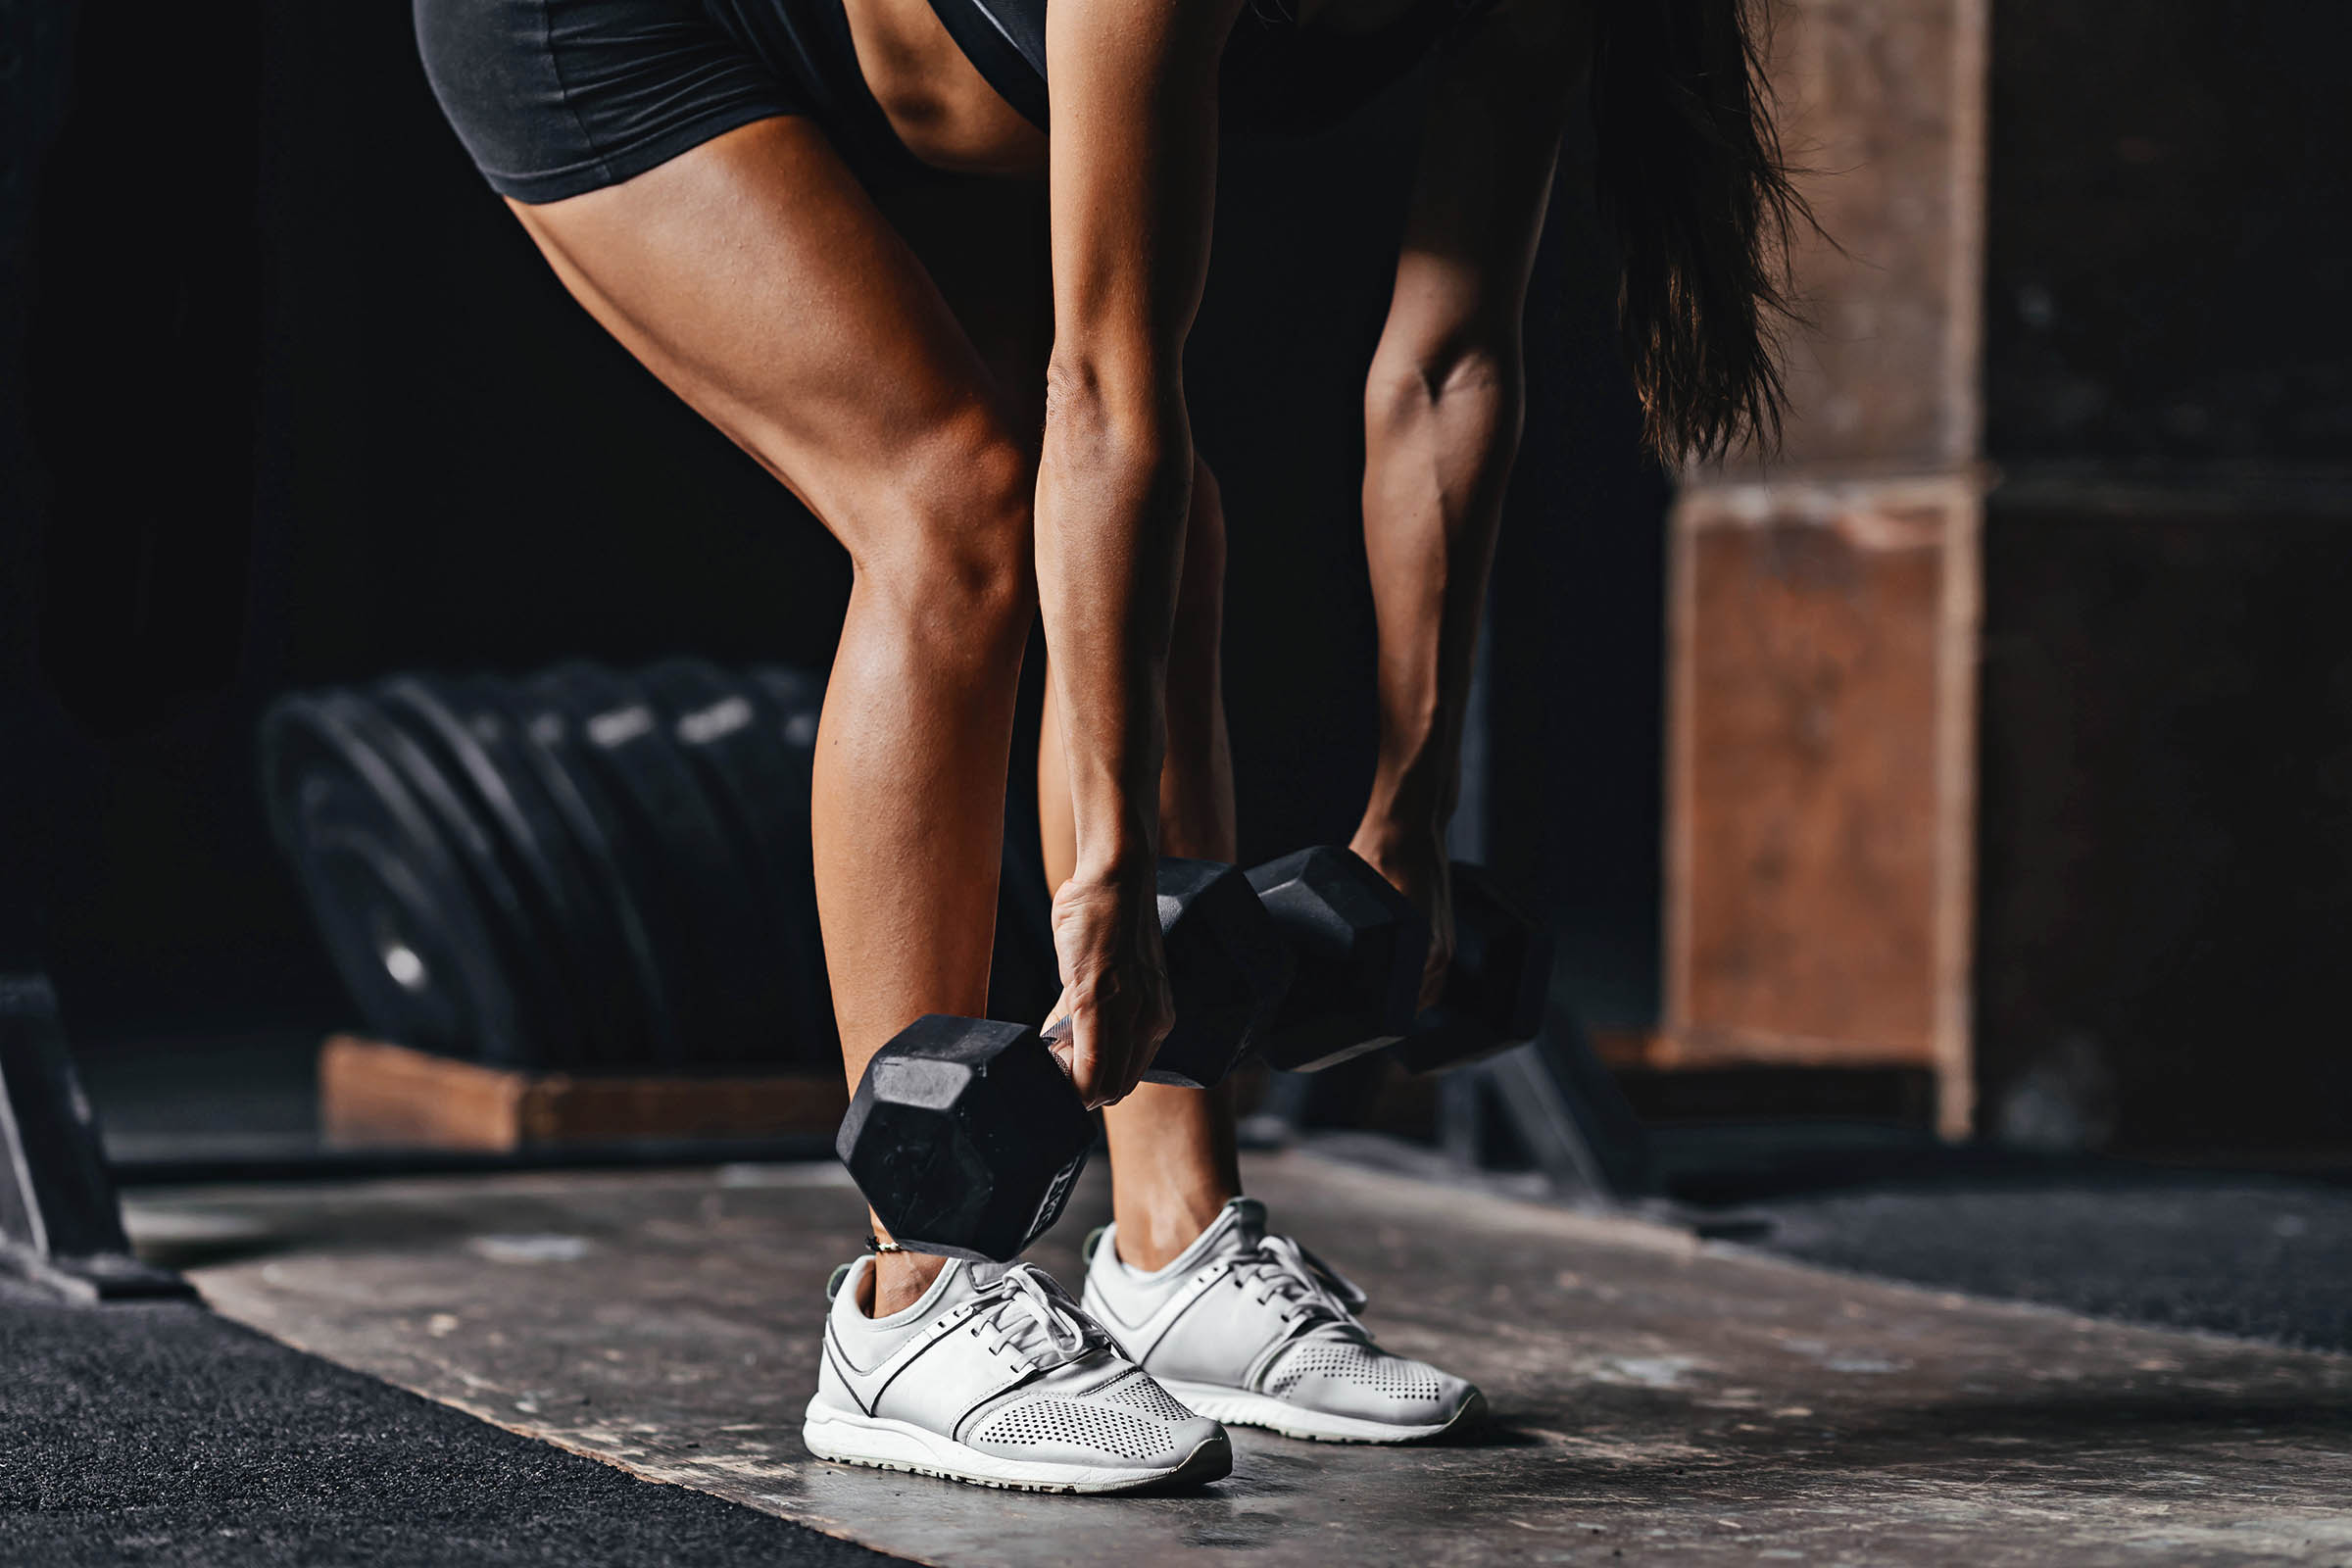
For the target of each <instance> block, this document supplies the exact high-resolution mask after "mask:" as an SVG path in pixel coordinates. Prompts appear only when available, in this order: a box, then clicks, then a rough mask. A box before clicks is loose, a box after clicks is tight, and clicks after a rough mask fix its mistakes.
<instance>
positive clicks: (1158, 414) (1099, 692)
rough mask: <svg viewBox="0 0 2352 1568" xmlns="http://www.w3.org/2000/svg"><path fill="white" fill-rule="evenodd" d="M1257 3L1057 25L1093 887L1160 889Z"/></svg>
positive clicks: (1061, 386) (1055, 17)
mask: <svg viewBox="0 0 2352 1568" xmlns="http://www.w3.org/2000/svg"><path fill="white" fill-rule="evenodd" d="M1239 6H1240V0H1062V3H1059V4H1056V5H1054V7H1053V8H1052V9H1051V10H1049V11H1048V13H1047V19H1046V53H1047V59H1048V66H1049V74H1050V75H1051V78H1052V80H1053V82H1054V93H1053V106H1052V111H1051V113H1052V123H1051V133H1052V139H1053V147H1054V159H1053V166H1052V172H1051V176H1050V188H1051V201H1052V209H1053V229H1054V237H1053V265H1054V355H1053V361H1052V365H1051V368H1050V369H1049V371H1048V381H1047V404H1046V430H1045V445H1044V451H1043V458H1042V462H1041V465H1040V467H1039V471H1038V483H1037V575H1038V591H1039V598H1040V602H1041V607H1042V610H1043V613H1044V618H1045V625H1046V642H1047V645H1048V647H1049V649H1050V650H1051V653H1052V657H1053V664H1052V672H1053V679H1054V697H1055V701H1056V706H1057V708H1058V710H1059V712H1060V715H1061V725H1062V742H1063V748H1064V755H1065V756H1066V757H1067V758H1068V761H1069V773H1070V792H1071V805H1072V809H1073V810H1074V812H1075V817H1076V827H1077V841H1078V844H1077V848H1078V857H1077V872H1076V879H1077V880H1080V881H1095V882H1115V881H1125V880H1130V879H1133V878H1137V877H1142V878H1145V879H1147V880H1148V879H1149V877H1150V876H1151V872H1152V861H1153V858H1154V857H1155V855H1156V847H1157V840H1158V807H1157V802H1158V789H1159V768H1160V754H1161V752H1162V750H1163V749H1164V745H1165V740H1164V731H1165V713H1164V702H1163V698H1162V685H1163V677H1164V675H1165V671H1166V664H1167V650H1168V637H1169V631H1170V625H1171V622H1172V620H1173V617H1174V613H1175V601H1176V581H1177V574H1178V567H1179V564H1180V561H1181V558H1182V552H1183V544H1184V520H1185V514H1186V508H1187V506H1188V503H1189V497H1190V490H1191V484H1192V473H1193V442H1192V427H1191V424H1190V421H1189V420H1188V418H1187V417H1186V414H1185V406H1184V385H1183V365H1184V340H1185V336H1186V334H1187V333H1188V332H1189V331H1190V330H1191V328H1192V322H1193V317H1194V313H1195V312H1196V311H1197V310H1198V308H1199V306H1200V301H1201V283H1202V280H1203V277H1204V275H1205V273H1206V271H1207V265H1208V244H1209V223H1210V212H1211V208H1212V205H1213V200H1214V192H1215V179H1216V75H1217V60H1218V56H1219V54H1220V53H1221V51H1222V49H1223V46H1224V39H1225V34H1226V31H1227V30H1228V28H1229V27H1230V26H1231V25H1232V22H1233V18H1234V16H1235V15H1236V14H1237V12H1238V11H1239Z"/></svg>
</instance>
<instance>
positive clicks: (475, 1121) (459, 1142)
mask: <svg viewBox="0 0 2352 1568" xmlns="http://www.w3.org/2000/svg"><path fill="white" fill-rule="evenodd" d="M848 1108H849V1091H848V1089H847V1087H846V1086H845V1085H844V1084H843V1082H842V1080H841V1079H840V1078H839V1077H837V1076H835V1075H834V1074H832V1073H779V1074H774V1075H771V1076H764V1077H748V1076H747V1077H729V1078H620V1077H582V1076H575V1075H573V1074H570V1073H563V1072H536V1073H535V1072H521V1071H515V1070H512V1069H505V1068H496V1067H485V1066H483V1065H482V1064H480V1063H479V1062H470V1061H458V1060H454V1059H452V1058H450V1057H447V1056H436V1055H432V1054H428V1053H426V1052H421V1051H415V1050H411V1049H410V1048H409V1047H407V1046H400V1045H393V1044H390V1043H387V1042H384V1041H380V1040H363V1039H360V1038H358V1037H356V1036H352V1035H336V1036H334V1037H332V1038H330V1039H329V1040H328V1041H327V1042H326V1043H325V1045H324V1046H322V1047H320V1049H319V1126H320V1130H321V1132H322V1133H323V1135H324V1137H325V1140H326V1142H327V1143H328V1144H330V1145H333V1146H335V1147H338V1148H346V1149H349V1148H383V1147H393V1146H397V1147H404V1148H417V1149H469V1150H484V1151H492V1152H509V1151H514V1150H520V1149H546V1148H552V1147H559V1146H563V1145H585V1144H612V1143H627V1142H633V1141H644V1140H660V1141H670V1140H679V1139H694V1138H778V1137H789V1136H792V1135H795V1134H808V1133H830V1132H831V1131H832V1130H833V1129H834V1127H835V1126H837V1125H838V1124H839V1123H840V1121H841V1116H842V1112H843V1111H845V1110H846V1109H848Z"/></svg>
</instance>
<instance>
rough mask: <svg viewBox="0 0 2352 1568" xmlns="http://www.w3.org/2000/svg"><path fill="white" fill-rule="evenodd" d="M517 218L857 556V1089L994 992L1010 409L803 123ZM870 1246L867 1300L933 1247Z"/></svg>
mask: <svg viewBox="0 0 2352 1568" xmlns="http://www.w3.org/2000/svg"><path fill="white" fill-rule="evenodd" d="M515 212H516V214H517V216H519V217H520V219H521V220H522V222H523V226H524V227H525V228H527V229H528V230H529V231H530V233H531V236H532V238H533V239H534V240H536V241H537V242H538V244H539V247H540V249H541V250H542V251H543V252H544V253H545V254H546V256H547V258H548V260H549V261H550V262H551V263H553V264H554V266H555V269H556V270H557V272H558V273H559V274H560V275H561V276H562V278H563V280H564V284H565V286H566V287H568V288H569V289H570V290H571V292H572V294H573V295H574V296H575V297H576V298H577V299H578V300H579V301H580V303H581V304H582V305H583V306H585V307H586V308H587V309H588V311H589V312H590V313H591V314H592V315H593V316H595V317H596V319H598V320H599V321H601V322H602V323H603V324H604V325H605V326H606V327H607V328H608V329H609V330H611V331H612V333H613V335H614V336H615V337H617V338H618V339H619V340H620V341H621V342H622V343H623V344H624V345H626V346H627V347H628V349H629V350H630V351H631V352H632V353H634V354H635V355H636V356H637V358H638V359H640V360H641V361H643V362H644V363H645V364H646V366H647V367H648V368H651V369H652V370H653V371H654V373H655V374H657V375H659V376H661V377H662V380H663V381H665V382H667V383H668V385H669V386H670V387H671V388H672V389H673V390H675V391H676V392H677V393H678V395H679V396H681V397H683V398H684V399H685V400H686V401H687V402H688V403H690V404H692V405H693V406H694V407H695V408H696V409H697V410H699V411H700V412H701V413H702V414H703V415H704V416H705V417H708V418H709V419H711V422H712V423H714V424H716V425H717V426H718V427H719V428H720V429H721V430H723V431H725V432H726V433H727V434H728V435H729V436H730V437H732V438H733V439H734V440H735V441H736V442H737V444H739V445H740V446H742V447H743V448H744V450H745V451H747V452H749V453H750V454H751V455H752V456H753V457H754V458H756V459H758V460H759V461H760V463H761V464H763V465H764V466H766V467H767V468H768V469H769V470H770V471H771V472H773V473H774V474H775V475H776V477H777V478H778V479H780V480H782V481H783V482H784V483H785V484H786V485H787V486H789V487H790V488H791V489H792V490H793V491H794V493H795V494H797V495H799V496H800V497H801V498H802V500H804V501H806V502H807V503H808V504H809V508H810V509H811V510H812V511H813V512H815V514H816V515H818V516H819V517H820V518H822V519H823V520H824V523H825V525H826V526H827V527H828V528H829V529H830V530H831V531H832V532H833V534H834V536H835V537H836V538H838V539H839V540H840V541H841V542H842V544H843V545H844V546H845V547H846V548H847V549H848V550H849V553H850V557H851V560H852V563H853V564H854V565H855V568H856V585H855V587H854V588H853V590H852V592H851V595H850V606H849V616H848V620H847V621H846V623H845V624H844V626H843V628H842V635H841V646H840V650H839V652H838V653H837V655H836V656H835V660H834V665H833V675H832V681H831V684H830V685H829V686H828V688H827V690H826V694H825V709H824V718H823V722H822V726H821V728H820V730H819V732H818V736H817V748H816V760H815V785H814V788H815V806H814V818H815V820H814V823H813V830H814V836H815V846H814V847H815V866H816V893H817V906H818V910H819V914H820V917H821V919H822V921H823V926H824V936H825V956H826V966H827V968H828V970H829V971H830V973H831V976H832V982H833V997H834V1004H835V1007H836V1010H837V1012H838V1014H839V1018H840V1023H841V1038H842V1054H843V1056H844V1060H845V1065H846V1067H847V1069H848V1073H849V1077H850V1081H851V1082H852V1083H855V1082H856V1081H857V1079H858V1075H859V1074H860V1073H861V1072H863V1070H864V1068H865V1063H866V1059H867V1058H868V1057H869V1056H871V1055H872V1054H873V1053H874V1051H875V1050H876V1048H878V1047H879V1046H881V1045H882V1044H883V1043H884V1042H885V1041H887V1040H888V1039H889V1038H890V1037H891V1036H892V1035H893V1034H895V1033H896V1032H897V1031H898V1030H899V1029H900V1028H901V1027H903V1026H904V1025H905V1024H907V1023H908V1022H910V1021H911V1020H913V1019H914V1018H916V1017H918V1016H920V1015H921V1014H923V1013H927V1012H950V1013H969V1014H975V1015H976V1014H979V1013H982V1012H984V1011H985V1010H986V1007H987V1001H988V968H989V948H990V945H991V942H992V940H993V937H994V925H995V916H996V904H997V874H998V864H999V856H1000V852H1001V839H1002V835H1003V823H1004V797H1003V794H1002V781H1003V779H1004V777H1005V763H1006V760H1007V755H1008V749H1009V746H1010V742H1011V732H1012V706H1013V693H1014V687H1015V684H1016V681H1017V678H1018V674H1019V668H1020V659H1021V652H1022V649H1023V647H1024V645H1025V644H1026V641H1027V638H1028V635H1029V628H1030V625H1031V623H1032V620H1033V619H1034V616H1035V605H1036V592H1035V586H1034V566H1033V562H1032V557H1031V542H1030V507H1031V497H1032V485H1033V462H1032V459H1031V458H1030V456H1029V454H1028V450H1027V449H1028V445H1029V442H1028V440H1027V438H1026V436H1025V434H1024V430H1023V426H1022V424H1021V422H1020V419H1019V416H1018V415H1017V414H1016V413H1015V412H1014V411H1013V410H1012V409H1011V408H1010V407H1009V405H1008V403H1007V401H1006V399H1005V397H1004V396H1003V395H1002V392H1001V389H1000V388H999V387H998V385H997V383H996V381H995V379H994V378H993V377H992V376H991V375H990V373H989V371H988V369H987V368H986V366H985V365H984V364H983V362H982V359H981V357H980V355H979V353H978V352H977V351H976V350H975V349H974V348H973V346H972V343H971V341H970V339H969V338H968V337H967V335H966V334H965V332H964V331H963V329H962V328H961V327H960V326H959V325H958V323H957V321H956V317H955V314H954V312H953V311H952V310H951V309H950V307H949V305H948V303H947V301H946V300H945V299H944V298H943V296H942V294H941V292H940V290H939V289H938V288H937V287H936V286H935V284H934V282H933V279H932V277H931V275H930V274H929V273H928V272H927V271H926V270H925V269H924V268H923V266H922V265H921V263H920V261H919V260H918V259H917V257H916V255H915V253H914V252H913V251H912V250H911V249H910V248H909V247H908V245H907V243H906V241H905V240H904V239H903V238H902V237H901V236H900V234H899V233H898V231H897V230H896V229H895V228H893V226H892V225H891V223H890V222H889V221H888V220H887V219H886V218H885V217H884V215H883V214H882V213H881V211H880V210H879V209H878V208H877V207H876V206H875V204H874V202H873V201H872V200H871V199H870V198H869V197H868V196H867V194H866V192H865V191H864V190H863V189H862V188H861V187H860V186H859V185H858V181H857V179H856V178H855V177H854V176H853V175H852V174H851V173H850V172H849V170H848V169H847V168H845V167H844V166H843V164H842V162H841V160H840V159H839V158H838V157H837V156H836V155H835V153H834V152H833V149H832V148H831V146H830V145H829V144H828V143H827V141H826V139H825V136H824V134H823V132H822V131H821V130H819V129H818V128H817V127H816V125H815V124H813V123H811V122H809V121H807V120H802V119H775V120H765V121H760V122H757V123H753V124H750V125H746V126H744V127H742V128H741V129H739V130H734V131H730V132H728V133H727V134H725V135H723V136H720V137H718V138H717V139H715V140H713V141H711V142H707V143H705V144H704V145H702V146H700V147H698V148H696V149H695V150H693V151H692V152H689V153H687V154H685V155H684V156H682V157H680V158H677V159H675V160H673V161H671V162H669V163H666V164H663V165H662V166H661V167H659V168H657V169H655V170H653V171H651V172H647V173H644V174H641V175H639V176H637V177H636V178H634V179H630V180H627V181H625V182H623V183H621V184H618V185H614V186H611V187H608V188H606V189H603V190H599V191H593V192H591V193H589V194H587V195H584V196H577V197H572V198H570V199H568V200H565V201H562V202H557V203H553V204H550V205H547V206H540V207H520V206H517V207H516V208H515ZM992 781H993V784H992ZM882 1263H883V1264H884V1265H885V1266H884V1267H883V1268H881V1269H880V1270H878V1271H877V1272H878V1275H879V1281H878V1285H877V1293H876V1295H877V1299H876V1301H875V1302H874V1303H872V1304H873V1306H874V1307H875V1308H877V1309H878V1310H880V1311H883V1312H889V1311H893V1310H896V1309H897V1308H898V1307H900V1306H903V1305H906V1304H907V1303H909V1302H911V1301H912V1300H913V1299H915V1298H916V1297H917V1296H919V1295H920V1294H921V1292H922V1290H923V1289H924V1287H925V1286H926V1285H927V1284H928V1282H929V1280H930V1278H931V1276H932V1275H933V1274H934V1273H936V1272H937V1269H938V1259H936V1258H923V1257H919V1256H917V1255H915V1254H889V1255H886V1256H885V1257H884V1258H883V1259H882Z"/></svg>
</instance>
